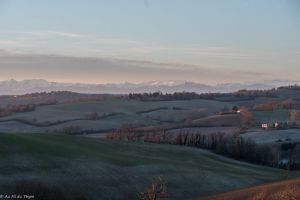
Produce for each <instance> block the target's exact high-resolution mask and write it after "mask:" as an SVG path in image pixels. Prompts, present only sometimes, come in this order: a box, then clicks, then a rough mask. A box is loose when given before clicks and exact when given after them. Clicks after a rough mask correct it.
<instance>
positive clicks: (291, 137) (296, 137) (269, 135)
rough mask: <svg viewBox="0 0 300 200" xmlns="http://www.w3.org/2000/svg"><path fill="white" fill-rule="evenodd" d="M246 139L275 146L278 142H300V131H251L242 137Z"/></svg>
mask: <svg viewBox="0 0 300 200" xmlns="http://www.w3.org/2000/svg"><path fill="white" fill-rule="evenodd" d="M242 136H243V137H244V138H251V139H252V140H253V141H255V142H256V143H257V144H274V143H277V142H278V140H281V141H288V142H300V130H299V129H288V130H272V131H271V130H259V131H251V132H248V133H245V134H243V135H242Z"/></svg>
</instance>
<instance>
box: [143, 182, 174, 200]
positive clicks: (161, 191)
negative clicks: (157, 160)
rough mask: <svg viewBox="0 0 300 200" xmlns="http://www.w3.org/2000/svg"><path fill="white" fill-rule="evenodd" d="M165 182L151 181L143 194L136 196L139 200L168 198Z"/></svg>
mask: <svg viewBox="0 0 300 200" xmlns="http://www.w3.org/2000/svg"><path fill="white" fill-rule="evenodd" d="M168 196H169V195H168V192H167V185H166V182H165V181H164V180H163V179H162V178H161V177H158V178H155V179H153V180H152V183H151V185H149V186H148V187H147V188H146V189H145V190H144V192H141V193H139V194H138V199H139V200H159V199H162V198H168Z"/></svg>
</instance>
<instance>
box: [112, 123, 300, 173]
mask: <svg viewBox="0 0 300 200" xmlns="http://www.w3.org/2000/svg"><path fill="white" fill-rule="evenodd" d="M106 138H107V139H110V140H125V141H134V142H150V143H160V144H172V145H182V146H190V147H196V148H202V149H208V150H211V151H213V152H215V153H217V154H221V155H224V156H227V157H231V158H234V159H237V160H243V161H247V162H251V163H255V164H261V165H267V166H271V167H277V168H284V169H288V170H294V169H298V168H299V167H300V163H299V160H297V159H298V157H299V155H300V144H298V143H292V142H288V143H282V144H277V145H267V144H266V145H257V144H256V143H255V142H254V141H253V140H251V139H249V138H247V139H246V138H243V137H242V136H241V135H240V133H238V132H237V133H234V134H225V133H211V134H203V133H197V132H196V133H184V132H179V133H170V132H166V131H151V130H148V131H143V130H136V129H134V128H130V127H122V128H120V129H117V130H115V131H114V132H112V133H110V134H107V136H106Z"/></svg>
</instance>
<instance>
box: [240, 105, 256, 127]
mask: <svg viewBox="0 0 300 200" xmlns="http://www.w3.org/2000/svg"><path fill="white" fill-rule="evenodd" d="M239 111H240V120H241V128H242V129H248V128H250V127H251V126H252V125H253V116H252V113H251V112H250V111H248V109H247V108H246V107H241V108H240V110H239Z"/></svg>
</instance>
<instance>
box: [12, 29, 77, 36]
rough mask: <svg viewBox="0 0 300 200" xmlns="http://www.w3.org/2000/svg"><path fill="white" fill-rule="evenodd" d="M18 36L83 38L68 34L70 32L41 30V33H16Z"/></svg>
mask: <svg viewBox="0 0 300 200" xmlns="http://www.w3.org/2000/svg"><path fill="white" fill-rule="evenodd" d="M16 33H20V34H28V35H33V36H45V37H53V36H55V37H57V36H59V37H70V38H78V37H83V35H82V34H78V33H70V32H61V31H49V30H43V31H20V32H16Z"/></svg>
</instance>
